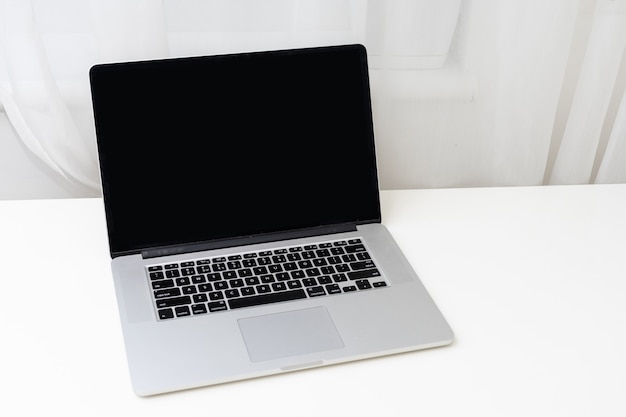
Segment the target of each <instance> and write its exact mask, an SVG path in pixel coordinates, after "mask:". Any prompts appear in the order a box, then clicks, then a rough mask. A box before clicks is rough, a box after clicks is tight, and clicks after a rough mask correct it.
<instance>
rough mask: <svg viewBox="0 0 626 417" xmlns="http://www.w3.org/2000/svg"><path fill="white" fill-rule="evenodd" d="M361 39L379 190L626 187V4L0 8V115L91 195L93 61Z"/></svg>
mask: <svg viewBox="0 0 626 417" xmlns="http://www.w3.org/2000/svg"><path fill="white" fill-rule="evenodd" d="M353 42H359V43H363V44H365V46H366V47H367V48H368V50H369V52H370V53H369V60H370V67H371V82H372V98H373V107H374V118H375V119H374V121H375V130H376V141H377V152H378V155H379V176H380V182H381V186H382V188H388V189H391V188H421V187H462V186H507V185H541V184H581V183H589V182H626V168H625V167H626V104H624V102H625V101H626V99H625V98H624V97H625V96H624V94H625V93H624V90H625V88H626V74H625V72H626V64H624V62H626V57H625V56H624V55H625V50H626V0H527V1H524V2H519V1H516V0H437V1H436V2H433V0H271V1H267V2H258V1H255V0H133V1H126V0H89V1H88V2H85V1H84V0H63V1H61V0H0V51H1V52H2V53H1V54H0V111H4V112H5V113H6V115H7V117H8V118H9V120H10V122H11V124H12V125H13V127H14V130H15V132H16V133H17V135H18V137H19V139H20V140H21V141H22V142H23V144H24V146H25V147H26V148H27V149H28V150H29V151H30V152H32V153H33V154H34V155H36V156H37V157H38V158H40V159H41V160H42V161H43V162H45V163H46V164H47V165H48V166H49V167H50V168H51V169H52V170H53V171H54V172H55V173H56V174H57V175H59V176H60V177H61V178H64V179H65V180H66V181H67V182H68V183H71V184H74V185H75V186H76V189H77V195H93V194H97V193H99V178H98V177H99V175H98V168H97V155H96V151H95V136H94V129H93V121H92V114H91V103H90V95H89V83H88V77H87V74H88V70H89V67H90V66H91V65H93V64H95V63H100V62H111V61H125V60H139V59H153V58H164V57H171V56H185V55H203V54H217V53H228V52H237V51H252V50H262V49H276V48H290V47H302V46H312V45H326V44H339V43H353ZM68 86H71V87H68ZM164 105H168V104H167V103H164ZM0 180H1V179H0Z"/></svg>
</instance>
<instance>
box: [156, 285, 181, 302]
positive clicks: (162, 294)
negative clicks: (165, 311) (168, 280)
mask: <svg viewBox="0 0 626 417" xmlns="http://www.w3.org/2000/svg"><path fill="white" fill-rule="evenodd" d="M179 295H180V289H179V288H167V289H165V290H158V291H155V292H154V298H156V299H159V298H169V297H177V296H179Z"/></svg>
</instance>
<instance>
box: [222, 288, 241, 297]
mask: <svg viewBox="0 0 626 417" xmlns="http://www.w3.org/2000/svg"><path fill="white" fill-rule="evenodd" d="M224 295H225V296H226V298H235V297H239V290H237V289H230V290H226V291H224Z"/></svg>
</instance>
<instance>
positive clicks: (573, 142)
mask: <svg viewBox="0 0 626 417" xmlns="http://www.w3.org/2000/svg"><path fill="white" fill-rule="evenodd" d="M612 3H615V4H612ZM619 3H620V2H619V1H616V2H609V1H598V2H597V4H596V8H595V12H594V18H593V24H592V27H591V33H590V35H589V39H588V43H587V50H586V53H585V58H584V61H583V64H582V67H581V69H580V75H579V78H578V83H577V85H576V90H575V93H574V99H573V101H572V105H571V109H570V111H569V116H568V119H567V125H566V127H565V132H564V134H563V138H562V140H561V145H560V148H559V152H558V155H557V158H556V161H555V164H554V168H553V170H552V175H551V177H550V182H549V183H550V184H584V183H587V182H589V181H590V180H591V177H592V169H593V164H594V160H595V159H596V154H597V152H598V145H599V143H600V135H601V132H602V127H603V125H604V122H605V119H606V115H607V111H608V108H609V104H610V101H611V97H612V96H613V94H614V91H615V81H616V79H617V76H618V71H619V69H620V66H621V62H622V56H623V55H624V50H625V48H626V12H625V10H624V7H622V8H617V7H616V5H619ZM622 3H623V2H622ZM620 9H621V10H620ZM613 139H614V140H617V136H614V137H613ZM624 162H626V161H624ZM606 166H608V165H606ZM606 169H608V168H605V170H606Z"/></svg>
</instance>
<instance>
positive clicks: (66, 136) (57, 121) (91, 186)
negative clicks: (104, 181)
mask: <svg viewBox="0 0 626 417" xmlns="http://www.w3.org/2000/svg"><path fill="white" fill-rule="evenodd" d="M0 11H1V12H2V13H1V16H2V17H1V18H0V21H1V25H2V26H1V27H0V29H1V30H2V46H3V52H4V56H5V65H6V68H7V72H8V74H9V80H8V81H9V82H8V87H9V88H5V87H3V86H0V100H2V103H3V105H4V108H5V112H6V113H7V116H8V118H9V120H10V121H11V124H12V125H13V127H14V129H15V130H16V132H17V134H18V135H19V137H20V138H21V139H22V141H23V143H24V145H25V146H26V147H27V148H28V149H29V150H30V151H32V152H33V153H34V154H35V155H37V156H38V157H39V158H41V160H42V161H44V162H45V163H46V164H47V165H48V166H49V167H50V168H52V169H53V170H54V171H55V172H57V173H58V174H59V175H61V176H62V177H63V178H65V179H66V180H67V181H69V182H71V183H73V184H75V185H78V186H80V187H81V188H83V189H84V190H85V191H86V192H88V193H97V192H98V190H99V181H98V170H97V166H96V164H95V155H93V154H91V152H90V151H89V149H88V147H87V146H86V144H85V141H84V139H83V138H82V137H81V135H80V134H79V132H78V129H77V127H76V124H75V123H74V120H73V118H72V116H71V114H70V112H69V110H68V107H67V105H66V103H65V102H64V100H63V98H62V97H61V94H60V91H59V88H58V85H57V82H56V80H55V78H54V76H53V74H52V71H51V69H50V66H49V64H48V58H47V56H46V52H45V48H44V45H43V42H42V40H41V37H40V35H39V32H38V30H37V27H36V25H35V21H34V17H33V9H32V5H31V3H30V2H24V1H15V0H14V1H3V2H2V3H1V9H0Z"/></svg>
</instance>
